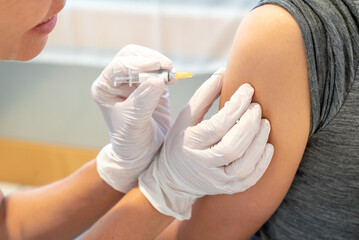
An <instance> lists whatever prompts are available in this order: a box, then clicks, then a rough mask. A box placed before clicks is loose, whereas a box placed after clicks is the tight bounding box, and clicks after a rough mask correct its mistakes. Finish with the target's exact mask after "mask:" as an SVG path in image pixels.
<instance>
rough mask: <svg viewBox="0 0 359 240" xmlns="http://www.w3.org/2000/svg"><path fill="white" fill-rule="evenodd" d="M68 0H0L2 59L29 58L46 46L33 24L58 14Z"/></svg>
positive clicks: (45, 35)
mask: <svg viewBox="0 0 359 240" xmlns="http://www.w3.org/2000/svg"><path fill="white" fill-rule="evenodd" d="M65 3H66V0H0V59H1V60H16V61H26V60H30V59H32V58H34V57H35V56H37V55H38V54H39V53H40V52H41V50H42V49H43V48H44V47H45V44H46V41H47V39H48V34H41V33H39V32H36V31H34V27H35V26H37V25H38V24H40V23H42V22H44V21H46V20H48V19H49V18H51V17H53V16H54V15H56V14H57V13H58V12H60V11H61V9H62V8H63V7H64V6H65Z"/></svg>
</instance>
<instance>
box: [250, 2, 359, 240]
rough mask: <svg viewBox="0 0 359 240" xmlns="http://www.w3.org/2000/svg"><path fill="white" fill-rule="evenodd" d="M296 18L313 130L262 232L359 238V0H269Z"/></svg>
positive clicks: (270, 236)
mask: <svg viewBox="0 0 359 240" xmlns="http://www.w3.org/2000/svg"><path fill="white" fill-rule="evenodd" d="M267 3H271V4H276V5H279V6H281V7H283V8H284V9H286V10H287V11H288V12H289V13H290V14H291V15H292V16H293V17H294V19H295V20H296V21H297V23H298V25H299V27H300V29H301V32H302V36H303V39H304V44H305V48H306V54H307V61H308V68H309V84H310V95H311V130H310V137H309V139H308V144H307V147H306V150H305V153H304V155H303V158H302V161H301V164H300V166H299V169H298V171H297V173H296V176H295V178H294V181H293V183H292V185H291V187H290V189H289V192H288V193H287V195H286V197H285V199H284V200H283V202H282V203H281V205H280V207H279V208H278V209H277V210H276V212H275V213H274V214H273V215H272V217H271V218H270V219H269V220H268V221H267V222H266V223H265V224H264V225H263V226H262V228H261V229H260V230H259V232H258V233H257V238H259V239H346V240H349V239H357V240H358V239H359V71H358V66H359V30H358V28H359V13H358V9H359V0H263V1H260V3H259V5H258V6H261V5H263V4H267Z"/></svg>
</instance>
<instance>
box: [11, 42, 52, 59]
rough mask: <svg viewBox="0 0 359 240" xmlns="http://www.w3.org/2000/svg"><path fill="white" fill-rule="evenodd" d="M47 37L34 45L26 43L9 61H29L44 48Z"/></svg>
mask: <svg viewBox="0 0 359 240" xmlns="http://www.w3.org/2000/svg"><path fill="white" fill-rule="evenodd" d="M47 39H48V38H47V37H46V38H44V39H42V40H41V41H38V42H36V43H33V44H31V43H27V44H25V46H22V47H21V48H20V50H19V51H18V52H17V54H15V56H13V57H12V59H11V60H13V61H22V62H25V61H30V60H32V59H34V58H35V57H37V56H38V55H39V54H40V53H41V52H42V50H43V49H44V48H45V45H46V42H47Z"/></svg>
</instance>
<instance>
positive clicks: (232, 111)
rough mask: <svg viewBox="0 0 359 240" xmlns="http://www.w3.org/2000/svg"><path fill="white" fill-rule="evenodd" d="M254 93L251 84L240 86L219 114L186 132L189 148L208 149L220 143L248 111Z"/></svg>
mask: <svg viewBox="0 0 359 240" xmlns="http://www.w3.org/2000/svg"><path fill="white" fill-rule="evenodd" d="M253 93H254V89H253V88H252V86H251V85H250V84H243V85H242V86H240V87H239V88H238V90H237V91H236V92H235V93H234V94H233V96H232V97H231V99H230V100H229V101H227V102H226V103H225V105H224V107H223V108H222V109H221V110H220V111H219V112H218V113H217V114H215V115H213V116H212V117H211V118H210V119H209V120H205V121H202V122H200V123H199V124H197V125H196V126H194V127H190V128H188V129H187V130H186V131H187V132H186V135H187V139H186V141H187V142H186V143H187V144H188V145H187V146H189V147H192V148H194V149H206V148H208V146H212V145H214V144H216V143H218V142H219V141H220V140H221V139H222V137H223V136H224V135H225V134H226V133H227V132H228V131H229V129H230V128H231V127H232V126H233V125H234V124H235V123H236V121H237V120H238V119H239V118H240V117H241V116H242V115H243V113H244V112H245V111H246V110H247V108H248V106H249V104H250V103H251V101H252V96H253Z"/></svg>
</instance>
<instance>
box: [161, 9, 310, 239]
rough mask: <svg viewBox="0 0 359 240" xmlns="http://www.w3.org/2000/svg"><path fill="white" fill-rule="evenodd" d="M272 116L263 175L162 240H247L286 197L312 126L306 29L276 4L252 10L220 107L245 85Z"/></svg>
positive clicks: (198, 211)
mask: <svg viewBox="0 0 359 240" xmlns="http://www.w3.org/2000/svg"><path fill="white" fill-rule="evenodd" d="M246 82H248V83H251V84H252V85H253V87H254V88H255V95H254V101H255V102H258V103H260V104H261V106H262V108H263V116H264V117H265V118H267V119H269V120H270V122H271V125H272V131H271V135H270V142H271V143H272V144H273V145H274V148H275V153H274V157H273V159H272V162H271V164H270V166H269V168H268V170H267V171H266V173H265V174H264V176H263V177H262V179H261V180H260V181H259V182H258V183H257V184H256V185H255V186H253V187H252V188H250V189H249V190H247V191H245V192H243V193H238V194H235V195H217V196H208V197H205V198H202V199H200V200H199V201H197V203H196V204H195V207H194V208H193V215H192V219H190V220H189V221H184V222H179V221H174V222H173V223H172V224H171V225H170V226H169V228H167V229H166V230H165V231H164V232H163V233H162V234H161V235H160V237H159V239H176V238H178V239H248V238H250V237H251V236H252V235H253V234H254V233H255V232H256V231H257V230H258V229H259V228H260V227H261V225H263V224H264V223H265V222H266V220H267V219H268V218H269V217H270V216H271V215H272V214H273V213H274V211H275V210H276V209H277V207H278V206H279V204H280V203H281V201H282V200H283V198H284V197H285V195H286V193H287V191H288V189H289V187H290V185H291V183H292V181H293V178H294V176H295V173H296V170H297V168H298V165H299V163H300V161H301V157H302V155H303V151H304V149H305V146H306V143H307V138H308V134H309V128H310V95H309V84H308V72H307V62H306V55H305V48H304V43H303V40H302V36H301V32H300V29H299V27H298V25H297V24H296V22H295V20H294V19H293V18H292V17H291V15H290V14H289V13H288V12H286V11H285V10H284V9H282V8H280V7H278V6H274V5H264V6H262V7H259V8H257V9H255V10H253V11H252V12H251V13H250V14H249V15H248V16H247V17H246V19H245V20H244V21H243V22H242V24H241V25H240V27H239V29H238V32H237V36H236V38H235V41H234V45H233V48H232V51H231V56H230V59H229V63H228V67H227V72H226V77H225V80H224V86H223V89H222V95H221V107H222V106H223V104H224V103H225V102H226V101H227V100H228V99H229V98H230V97H231V95H232V94H233V93H234V92H235V90H236V89H237V88H238V86H240V85H241V84H243V83H246Z"/></svg>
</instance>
